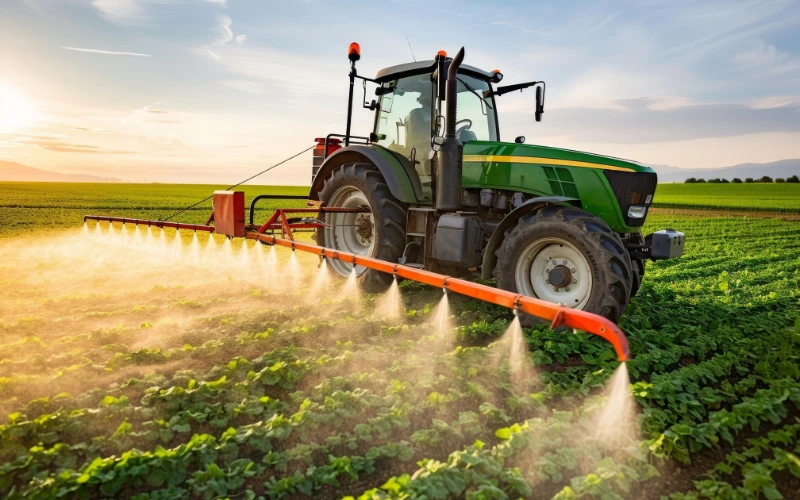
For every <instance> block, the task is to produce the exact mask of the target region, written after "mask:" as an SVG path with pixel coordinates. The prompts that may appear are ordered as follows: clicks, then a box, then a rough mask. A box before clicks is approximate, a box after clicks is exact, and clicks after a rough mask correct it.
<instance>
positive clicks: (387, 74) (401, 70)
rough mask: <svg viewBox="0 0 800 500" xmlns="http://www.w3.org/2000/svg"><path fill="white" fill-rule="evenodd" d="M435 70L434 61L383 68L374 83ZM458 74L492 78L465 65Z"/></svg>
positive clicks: (485, 78) (484, 72)
mask: <svg viewBox="0 0 800 500" xmlns="http://www.w3.org/2000/svg"><path fill="white" fill-rule="evenodd" d="M451 60H452V58H449V57H448V58H447V61H451ZM435 70H436V61H434V60H432V59H431V60H428V61H417V62H412V63H406V64H398V65H397V66H390V67H388V68H384V69H382V70H380V71H378V75H377V76H376V77H375V81H377V82H378V83H384V82H391V81H393V80H397V79H399V78H403V77H406V76H411V75H421V74H424V73H433V72H434V71H435ZM459 73H465V74H468V75H470V76H474V77H476V78H480V79H481V80H489V79H491V78H492V77H494V73H489V72H488V71H483V70H482V69H478V68H475V67H472V66H468V65H466V64H462V65H461V68H459Z"/></svg>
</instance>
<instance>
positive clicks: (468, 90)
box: [456, 74, 498, 142]
mask: <svg viewBox="0 0 800 500" xmlns="http://www.w3.org/2000/svg"><path fill="white" fill-rule="evenodd" d="M486 90H489V83H488V82H486V81H484V80H479V79H477V78H473V77H471V76H467V75H464V74H459V75H458V109H457V113H456V118H457V122H456V134H457V135H458V139H459V140H460V141H461V142H467V141H496V140H498V139H497V115H496V114H495V109H494V102H493V101H492V99H491V98H484V97H483V95H484V94H483V93H484V91H486Z"/></svg>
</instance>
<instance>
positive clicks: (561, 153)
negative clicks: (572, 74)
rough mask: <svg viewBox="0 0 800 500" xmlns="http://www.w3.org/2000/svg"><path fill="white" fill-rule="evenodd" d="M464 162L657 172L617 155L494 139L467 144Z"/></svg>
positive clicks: (465, 145)
mask: <svg viewBox="0 0 800 500" xmlns="http://www.w3.org/2000/svg"><path fill="white" fill-rule="evenodd" d="M464 162H465V163H467V162H480V163H486V162H492V163H523V164H525V163H530V164H536V165H563V166H566V167H583V168H593V169H600V170H616V171H622V172H648V173H655V170H653V169H652V168H650V167H647V166H645V165H642V164H640V163H636V162H633V161H630V160H622V159H620V158H614V157H613V156H601V155H596V154H592V153H584V152H581V151H572V150H570V149H561V148H551V147H547V146H537V145H534V144H516V143H509V142H494V141H470V142H467V143H465V144H464Z"/></svg>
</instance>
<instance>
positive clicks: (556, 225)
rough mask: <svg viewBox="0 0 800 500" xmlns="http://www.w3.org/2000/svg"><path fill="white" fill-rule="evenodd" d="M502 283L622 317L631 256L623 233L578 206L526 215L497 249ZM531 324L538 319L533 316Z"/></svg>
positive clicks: (613, 318)
mask: <svg viewBox="0 0 800 500" xmlns="http://www.w3.org/2000/svg"><path fill="white" fill-rule="evenodd" d="M493 274H494V276H495V277H496V278H497V285H498V287H499V288H501V289H503V290H508V291H511V292H515V293H521V294H523V295H528V296H531V297H536V298H539V299H542V300H546V301H549V302H554V303H559V304H563V305H565V306H567V307H571V308H574V309H580V310H584V311H589V312H592V313H595V314H599V315H601V316H604V317H606V318H608V319H610V320H611V321H614V322H616V321H618V320H619V318H620V316H621V315H622V313H623V312H624V311H625V308H626V307H627V305H628V301H629V297H630V288H631V278H632V271H631V260H630V257H629V255H628V252H627V251H626V250H625V247H624V246H623V244H622V240H621V239H620V237H619V235H618V234H617V233H615V232H614V231H612V230H611V228H610V227H608V225H607V224H606V223H605V222H603V221H602V220H601V219H599V218H597V217H595V216H594V215H592V214H590V213H588V212H584V211H583V210H579V209H576V208H569V207H556V206H550V207H544V208H542V209H541V210H538V211H536V212H535V213H530V214H526V215H524V216H522V218H521V219H520V220H519V222H518V223H517V225H516V226H514V227H513V228H512V229H510V230H509V231H508V232H507V233H506V235H505V238H504V240H503V243H502V244H501V245H500V248H499V249H498V250H497V265H496V267H495V269H494V273H493ZM520 319H522V320H523V321H524V323H526V324H527V325H530V324H533V323H535V322H536V320H535V318H533V317H531V316H529V315H522V316H521V318H520Z"/></svg>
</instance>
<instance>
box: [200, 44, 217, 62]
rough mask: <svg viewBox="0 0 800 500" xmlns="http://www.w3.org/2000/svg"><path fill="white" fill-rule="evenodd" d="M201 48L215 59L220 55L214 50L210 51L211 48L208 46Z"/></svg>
mask: <svg viewBox="0 0 800 500" xmlns="http://www.w3.org/2000/svg"><path fill="white" fill-rule="evenodd" d="M203 50H205V51H206V54H208V55H209V56H210V57H211V58H212V59H214V60H215V61H219V60H220V57H219V56H218V55H217V54H216V53H215V52H212V51H211V49H209V48H208V47H203Z"/></svg>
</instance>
